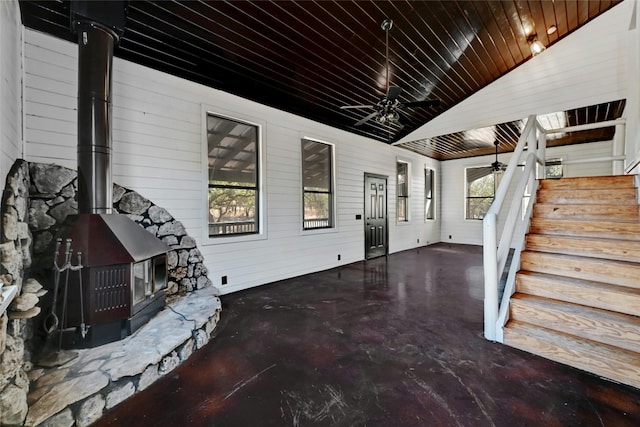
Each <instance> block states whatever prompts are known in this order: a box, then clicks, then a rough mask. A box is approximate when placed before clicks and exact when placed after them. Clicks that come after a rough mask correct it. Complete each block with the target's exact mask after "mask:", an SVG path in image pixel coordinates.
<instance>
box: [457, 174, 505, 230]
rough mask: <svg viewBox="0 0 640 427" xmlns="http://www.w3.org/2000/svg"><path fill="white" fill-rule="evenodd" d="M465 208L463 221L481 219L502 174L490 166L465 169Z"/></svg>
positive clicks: (491, 200)
mask: <svg viewBox="0 0 640 427" xmlns="http://www.w3.org/2000/svg"><path fill="white" fill-rule="evenodd" d="M465 175H466V184H467V194H466V200H467V206H466V210H465V219H483V218H484V216H485V215H486V214H487V211H488V210H489V208H490V207H491V203H493V199H494V197H495V194H496V189H497V188H498V185H499V184H500V179H501V178H502V172H496V171H494V170H493V168H492V167H491V166H487V167H479V168H467V169H465Z"/></svg>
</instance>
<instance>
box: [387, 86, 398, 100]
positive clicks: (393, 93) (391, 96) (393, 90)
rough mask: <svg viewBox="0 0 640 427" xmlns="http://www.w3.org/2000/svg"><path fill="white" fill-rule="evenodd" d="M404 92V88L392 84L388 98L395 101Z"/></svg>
mask: <svg viewBox="0 0 640 427" xmlns="http://www.w3.org/2000/svg"><path fill="white" fill-rule="evenodd" d="M400 93H402V89H401V88H399V87H398V86H390V87H389V92H388V93H387V99H388V100H389V101H391V102H393V101H395V100H396V98H397V97H399V96H400Z"/></svg>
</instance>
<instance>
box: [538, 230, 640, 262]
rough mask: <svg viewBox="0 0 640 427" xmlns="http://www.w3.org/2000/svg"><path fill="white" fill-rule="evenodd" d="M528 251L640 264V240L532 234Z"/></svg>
mask: <svg viewBox="0 0 640 427" xmlns="http://www.w3.org/2000/svg"><path fill="white" fill-rule="evenodd" d="M526 249H527V250H531V251H537V252H549V253H560V254H566V255H577V256H585V257H592V258H606V259H611V260H617V261H627V262H640V239H639V240H622V239H604V238H595V237H583V236H563V235H549V234H535V233H530V234H527V236H526Z"/></svg>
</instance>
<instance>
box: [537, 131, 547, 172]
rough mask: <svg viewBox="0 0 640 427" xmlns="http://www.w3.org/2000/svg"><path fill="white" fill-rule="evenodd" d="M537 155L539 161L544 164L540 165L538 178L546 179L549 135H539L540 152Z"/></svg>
mask: <svg viewBox="0 0 640 427" xmlns="http://www.w3.org/2000/svg"><path fill="white" fill-rule="evenodd" d="M536 155H537V156H538V160H539V161H540V162H542V164H540V163H538V167H537V168H536V177H537V178H538V179H545V178H546V176H547V167H546V162H547V134H546V133H544V132H540V133H539V134H538V152H537V153H536Z"/></svg>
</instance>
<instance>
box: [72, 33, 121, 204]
mask: <svg viewBox="0 0 640 427" xmlns="http://www.w3.org/2000/svg"><path fill="white" fill-rule="evenodd" d="M75 29H76V31H77V34H78V211H79V213H81V214H83V213H85V214H86V213H89V214H100V213H106V214H109V213H111V212H112V185H113V178H112V174H111V71H112V63H113V48H114V45H115V44H116V42H117V40H118V37H117V35H116V34H115V33H114V32H113V31H111V30H110V29H109V28H106V27H104V26H102V25H100V24H97V23H95V22H91V21H78V22H76V25H75Z"/></svg>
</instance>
